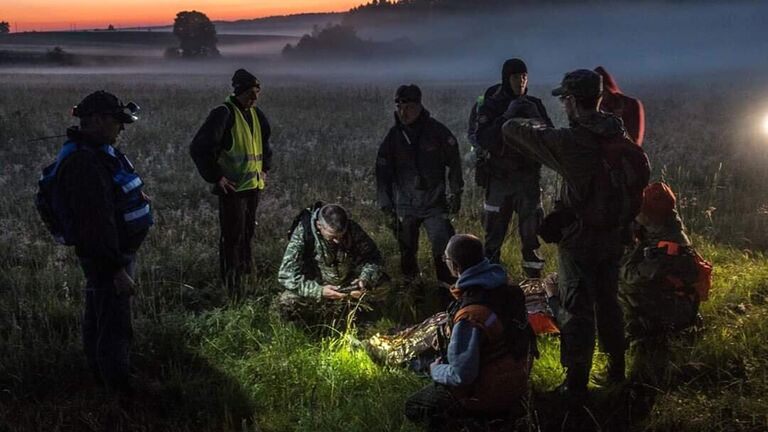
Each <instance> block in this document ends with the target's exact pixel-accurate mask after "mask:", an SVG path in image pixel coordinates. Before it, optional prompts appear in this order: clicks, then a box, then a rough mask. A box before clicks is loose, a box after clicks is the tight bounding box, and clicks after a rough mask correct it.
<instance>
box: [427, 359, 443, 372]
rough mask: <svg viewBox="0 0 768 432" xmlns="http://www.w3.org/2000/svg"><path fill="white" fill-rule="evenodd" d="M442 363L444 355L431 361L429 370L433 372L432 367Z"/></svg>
mask: <svg viewBox="0 0 768 432" xmlns="http://www.w3.org/2000/svg"><path fill="white" fill-rule="evenodd" d="M442 363H443V358H442V357H437V358H436V359H435V361H433V362H432V363H430V364H429V372H432V369H433V368H434V367H435V366H437V365H439V364H442Z"/></svg>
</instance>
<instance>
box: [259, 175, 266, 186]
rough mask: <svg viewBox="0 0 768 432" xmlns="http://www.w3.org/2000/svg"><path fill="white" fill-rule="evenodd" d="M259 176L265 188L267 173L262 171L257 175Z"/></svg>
mask: <svg viewBox="0 0 768 432" xmlns="http://www.w3.org/2000/svg"><path fill="white" fill-rule="evenodd" d="M259 175H260V176H261V180H262V181H263V182H264V186H266V185H267V172H266V171H262V172H261V173H259Z"/></svg>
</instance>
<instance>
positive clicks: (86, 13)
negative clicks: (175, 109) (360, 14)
mask: <svg viewBox="0 0 768 432" xmlns="http://www.w3.org/2000/svg"><path fill="white" fill-rule="evenodd" d="M365 2H367V0H329V1H318V0H280V1H263V0H262V1H260V0H218V1H216V0H188V1H183V0H122V1H112V0H15V1H14V0H0V21H8V23H10V25H11V31H30V30H38V31H40V30H72V29H89V28H104V27H106V26H107V25H109V24H112V25H114V26H115V27H135V26H152V25H166V24H172V23H173V19H174V17H175V16H176V13H177V12H179V11H182V10H198V11H201V12H204V13H205V14H206V15H208V17H209V18H211V19H212V20H236V19H248V18H258V17H264V16H269V15H287V14H295V13H302V12H336V11H346V10H347V9H349V8H351V7H353V6H357V5H359V4H361V3H365Z"/></svg>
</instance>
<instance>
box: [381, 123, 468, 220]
mask: <svg viewBox="0 0 768 432" xmlns="http://www.w3.org/2000/svg"><path fill="white" fill-rule="evenodd" d="M446 174H447V176H448V183H447V184H446V180H445V179H446ZM463 188H464V179H463V177H462V170H461V157H460V156H459V146H458V143H457V142H456V138H455V137H454V136H453V134H452V133H451V131H450V130H448V128H447V127H445V126H444V125H443V124H442V123H440V122H439V121H437V120H435V119H434V118H432V117H431V116H430V114H429V112H428V111H427V110H426V109H422V111H421V114H420V115H419V117H418V119H416V121H415V122H414V123H413V124H411V125H409V126H406V125H404V124H402V122H400V119H399V118H398V117H397V114H395V125H394V126H392V128H391V129H390V130H389V132H388V133H387V136H386V137H385V138H384V141H383V142H382V143H381V145H380V146H379V151H378V155H377V158H376V191H377V198H378V204H379V208H382V209H387V208H391V209H394V210H395V211H396V212H397V214H398V215H399V216H405V215H416V216H422V217H428V216H434V215H437V214H442V213H446V212H447V201H446V195H447V194H460V193H461V192H462V190H463Z"/></svg>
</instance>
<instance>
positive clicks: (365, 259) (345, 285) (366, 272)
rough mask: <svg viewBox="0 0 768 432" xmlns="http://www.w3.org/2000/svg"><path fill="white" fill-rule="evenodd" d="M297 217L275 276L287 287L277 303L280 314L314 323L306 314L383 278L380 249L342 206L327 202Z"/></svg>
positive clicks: (321, 311) (358, 295)
mask: <svg viewBox="0 0 768 432" xmlns="http://www.w3.org/2000/svg"><path fill="white" fill-rule="evenodd" d="M300 217H301V220H300V221H299V223H297V224H296V227H295V228H294V229H293V231H292V233H291V236H290V240H289V241H288V246H287V247H286V249H285V254H284V255H283V261H282V263H281V264H280V270H279V272H278V276H277V278H278V281H279V282H280V284H281V285H282V286H283V287H284V288H285V291H284V292H283V293H282V294H281V295H280V296H279V298H278V299H277V304H276V306H277V308H278V312H279V313H280V314H281V315H282V316H283V317H284V318H287V319H289V320H297V319H301V320H303V321H306V322H309V321H315V319H313V318H307V317H310V316H321V315H325V314H326V312H329V313H333V311H332V310H333V309H334V308H338V305H340V304H342V303H345V302H344V300H349V299H359V298H361V297H363V295H364V294H366V293H368V292H369V291H370V290H373V289H374V288H376V287H378V286H379V285H380V284H381V282H383V279H384V278H383V275H384V271H383V270H384V264H383V259H382V256H381V253H380V252H379V249H378V247H376V244H375V243H374V242H373V240H372V239H371V238H370V237H369V236H368V234H366V233H365V231H364V230H363V228H362V227H360V225H358V224H357V223H356V222H355V221H353V220H351V219H350V218H349V215H348V213H347V211H346V210H345V209H344V208H343V207H341V206H340V205H338V204H326V205H323V206H322V207H320V208H317V209H312V210H311V211H310V210H306V211H304V212H302V214H301V215H300ZM340 290H341V291H344V292H341V291H340ZM325 309H329V311H325Z"/></svg>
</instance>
